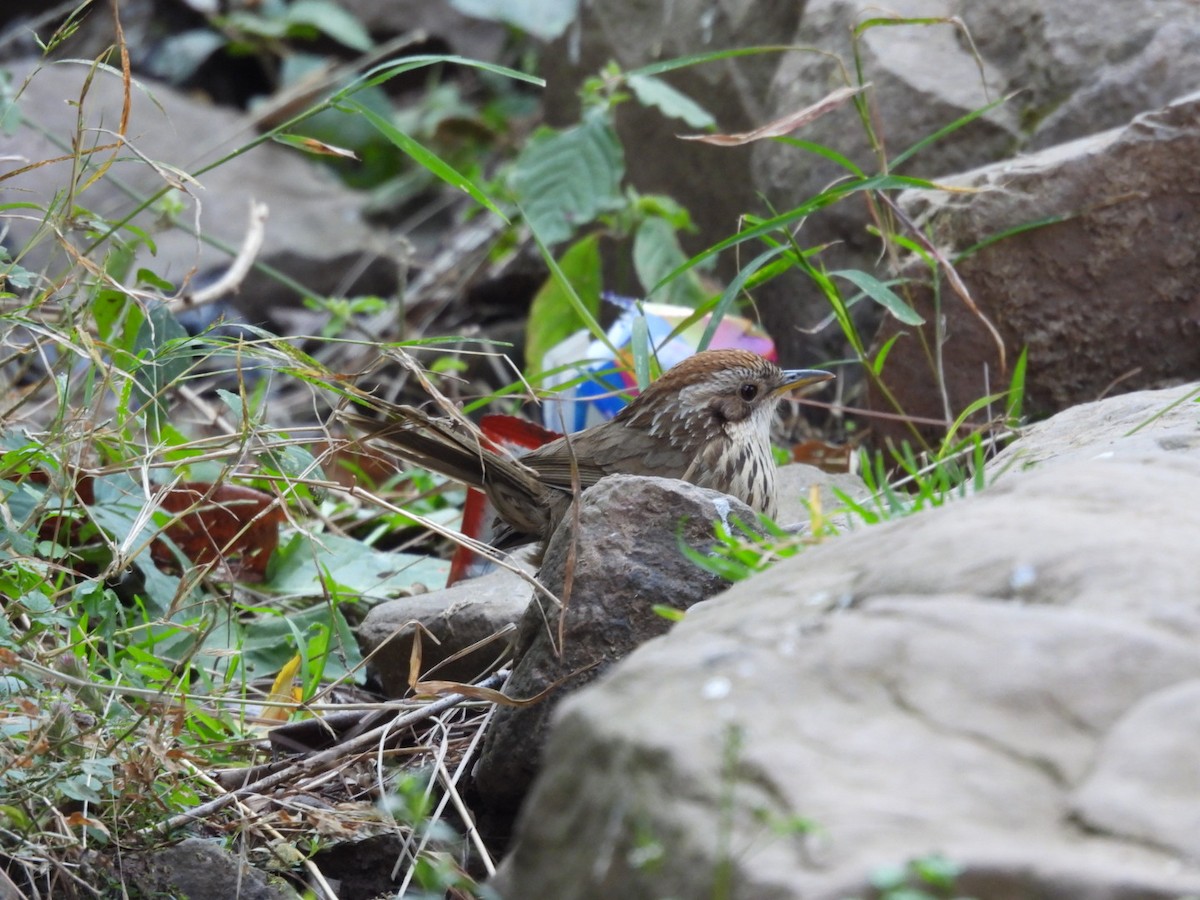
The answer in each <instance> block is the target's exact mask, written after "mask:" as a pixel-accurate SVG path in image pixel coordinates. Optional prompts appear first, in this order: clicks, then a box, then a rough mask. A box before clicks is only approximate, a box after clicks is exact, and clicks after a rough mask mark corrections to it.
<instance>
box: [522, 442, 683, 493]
mask: <svg viewBox="0 0 1200 900" xmlns="http://www.w3.org/2000/svg"><path fill="white" fill-rule="evenodd" d="M606 437H609V438H610V439H607V440H596V439H595V437H594V435H592V434H591V433H588V432H585V433H584V434H583V435H582V436H580V437H579V438H578V439H576V440H575V441H573V442H572V439H571V438H570V436H568V437H566V438H559V439H558V440H556V441H553V442H551V443H549V444H546V445H545V446H542V447H539V448H537V449H536V450H533V451H531V452H529V453H527V454H525V455H524V456H522V457H521V462H523V463H524V464H525V465H527V466H529V468H531V469H533V470H534V471H535V472H537V473H538V475H539V477H540V478H541V480H542V481H543V483H545V484H547V485H550V486H552V487H556V488H559V489H561V490H568V491H569V490H570V489H571V485H572V470H573V469H578V472H579V486H580V488H581V489H585V488H589V487H591V486H592V485H594V484H595V483H596V482H597V481H599V480H600V479H601V478H603V477H604V476H605V475H612V474H614V473H617V472H622V473H625V474H629V475H638V474H643V473H649V472H656V473H666V472H678V473H679V475H680V476H682V475H683V473H684V471H685V470H686V469H687V467H688V465H689V463H690V460H688V459H687V458H686V456H685V455H684V454H683V453H682V452H681V451H679V450H678V449H676V448H675V447H673V446H671V445H670V443H668V442H667V441H664V440H662V439H660V438H657V437H651V436H650V435H648V434H645V433H644V432H639V431H634V430H632V429H627V428H626V429H616V430H612V431H610V432H608V434H607V435H606Z"/></svg>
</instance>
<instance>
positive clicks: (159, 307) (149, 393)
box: [133, 303, 190, 434]
mask: <svg viewBox="0 0 1200 900" xmlns="http://www.w3.org/2000/svg"><path fill="white" fill-rule="evenodd" d="M187 336H188V333H187V331H185V330H184V327H183V326H182V325H180V324H179V320H178V319H176V318H175V315H174V313H172V312H171V310H170V309H169V308H168V307H167V305H166V304H165V303H152V304H150V306H149V308H148V309H147V310H146V318H145V319H144V320H143V321H142V326H141V328H139V329H138V334H137V337H136V338H135V339H134V342H133V349H134V352H135V353H136V354H137V355H138V356H139V357H140V359H139V363H138V365H137V368H136V369H135V371H134V373H133V377H134V382H135V383H136V384H137V386H138V387H139V388H140V392H139V393H140V396H138V397H136V403H137V405H139V406H141V405H142V404H148V405H147V406H146V427H147V428H148V429H149V431H150V433H151V434H156V433H157V432H158V430H159V427H160V426H161V425H162V424H164V423H165V421H166V414H167V397H166V392H167V389H168V388H169V387H170V386H171V385H173V384H174V383H175V382H176V381H178V380H179V379H180V378H181V377H182V376H183V373H184V372H186V371H187V369H188V366H189V364H190V361H189V359H188V357H187V354H186V353H181V352H179V350H180V342H181V341H186V339H187Z"/></svg>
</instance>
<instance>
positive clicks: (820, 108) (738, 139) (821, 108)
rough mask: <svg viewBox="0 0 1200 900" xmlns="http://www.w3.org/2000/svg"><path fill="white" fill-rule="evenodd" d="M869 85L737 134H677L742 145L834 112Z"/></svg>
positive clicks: (840, 90)
mask: <svg viewBox="0 0 1200 900" xmlns="http://www.w3.org/2000/svg"><path fill="white" fill-rule="evenodd" d="M870 86H871V84H870V82H868V83H867V84H863V85H860V86H858V87H844V88H838V89H837V90H836V91H834V92H833V93H831V94H828V95H826V96H825V97H824V98H823V99H821V100H818V101H817V102H816V103H814V104H813V105H812V106H806V107H805V108H804V109H802V110H799V111H798V112H794V113H788V114H787V115H786V116H782V117H780V118H778V119H775V120H774V121H773V122H768V123H767V124H766V125H760V126H759V127H758V128H755V129H754V130H753V131H743V132H740V133H738V134H680V135H676V136H677V137H678V138H679V139H680V140H682V141H700V142H701V143H704V144H714V145H716V146H718V147H740V146H741V145H742V144H749V143H752V142H753V141H761V140H763V139H765V138H773V137H782V136H783V135H785V134H790V133H791V132H793V131H795V130H796V129H797V128H800V127H802V126H804V125H807V124H808V123H809V122H814V121H816V120H817V119H819V118H821V116H823V115H825V114H826V113H828V112H833V110H835V109H837V108H838V107H839V106H841V105H842V104H843V103H845V102H846V101H847V100H849V99H850V98H851V97H853V96H854V95H855V94H861V93H862V92H863V91H865V90H866V89H867V88H869V87H870Z"/></svg>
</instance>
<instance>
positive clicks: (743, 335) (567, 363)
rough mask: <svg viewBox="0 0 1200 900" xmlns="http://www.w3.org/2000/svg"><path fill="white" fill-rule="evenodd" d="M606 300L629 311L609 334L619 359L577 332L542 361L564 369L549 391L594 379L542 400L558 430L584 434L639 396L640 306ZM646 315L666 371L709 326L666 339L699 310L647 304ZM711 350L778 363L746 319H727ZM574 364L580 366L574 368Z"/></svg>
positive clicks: (700, 324) (549, 381) (547, 419)
mask: <svg viewBox="0 0 1200 900" xmlns="http://www.w3.org/2000/svg"><path fill="white" fill-rule="evenodd" d="M605 299H606V300H608V301H609V302H612V303H616V304H618V305H620V306H623V307H624V308H625V311H624V312H622V313H621V315H620V316H618V317H617V319H616V321H615V322H613V324H612V325H611V326H610V327H609V329H608V332H607V334H608V339H609V341H610V342H611V343H612V345H613V346H614V347H616V348H617V350H618V351H619V354H620V355H619V357H618V358H617V359H614V358H613V354H612V351H611V350H610V349H609V348H608V346H607V345H606V344H605V343H604V342H603V341H601V340H597V339H595V338H592V336H591V334H590V333H589V332H587V331H577V332H575V333H574V334H573V335H571V336H570V337H568V338H567V339H566V340H563V341H561V342H559V343H558V344H556V345H555V346H554V347H553V348H551V349H550V350H549V351H548V352H547V353H546V355H545V357H544V358H543V360H542V371H545V372H549V371H553V370H556V369H559V368H562V369H563V370H562V371H561V372H556V373H555V374H554V375H551V376H548V377H547V378H546V380H545V382H544V386H545V387H547V388H549V389H551V390H553V389H554V388H555V387H557V386H558V385H562V384H567V383H568V382H571V381H574V380H576V379H578V378H579V376H581V375H590V376H591V377H590V378H588V379H586V380H584V381H581V382H579V383H578V384H576V385H575V386H573V387H569V388H564V389H563V390H561V391H558V392H555V393H554V394H552V395H551V396H550V397H548V398H546V399H545V400H543V401H542V422H543V424H544V425H545V426H546V427H547V428H550V429H553V430H554V431H561V432H573V431H581V430H583V429H584V428H590V427H592V426H593V425H599V424H600V423H601V422H606V421H607V420H609V419H611V418H612V417H613V416H615V415H616V414H617V413H618V412H620V411H621V409H622V407H624V406H625V399H624V396H623V395H633V394H636V393H637V385H636V383H635V381H634V378H633V375H632V369H633V353H632V350H631V349H630V345H631V343H632V339H633V323H634V320H635V318H636V317H637V316H638V311H637V307H636V304H635V302H634V301H632V300H628V299H625V298H620V297H612V296H606V298H605ZM642 311H643V312H644V314H645V317H646V328H647V331H648V332H649V336H650V345H651V346H652V347H655V348H657V355H658V361H659V364H660V365H661V366H662V369H663V371H666V370H667V369H669V368H671V366H673V365H675V364H676V363H678V362H680V361H681V360H683V359H685V358H686V357H689V356H691V355H692V354H693V353H695V352H696V348H697V347H698V346H699V344H700V338H701V337H702V336H703V334H704V330H705V329H706V328H707V327H708V316H705V317H704V318H703V319H700V320H699V321H697V322H695V323H694V324H692V325H690V326H688V328H686V329H684V330H683V331H682V332H680V333H679V334H677V335H676V336H675V337H673V338H671V339H670V340H667V338H668V336H669V335H670V334H671V332H672V331H674V330H675V329H676V328H677V327H678V326H679V324H680V323H681V322H683V321H684V320H685V319H687V317H688V316H690V315H692V313H693V312H695V311H694V310H692V309H689V308H688V307H686V306H669V305H667V304H665V303H644V304H642ZM709 346H710V347H711V348H712V349H726V348H741V349H744V350H750V351H752V352H754V353H757V354H759V355H760V356H765V357H767V359H771V360H773V359H775V344H774V343H773V342H772V341H771V339H770V338H769V337H768V336H767V335H766V333H765V332H763V331H762V329H760V328H759V327H758V326H757V325H755V324H754V323H753V322H751V321H750V320H749V319H745V318H742V317H741V316H729V315H727V316H724V317H723V318H722V319H721V321H720V322H719V323H718V325H717V330H716V333H715V334H714V335H713V340H712V342H711V343H710V344H709ZM574 363H580V364H579V365H572V364H574Z"/></svg>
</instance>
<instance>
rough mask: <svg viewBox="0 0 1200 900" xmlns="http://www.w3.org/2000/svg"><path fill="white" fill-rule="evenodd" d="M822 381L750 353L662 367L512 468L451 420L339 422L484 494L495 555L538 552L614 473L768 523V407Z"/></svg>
mask: <svg viewBox="0 0 1200 900" xmlns="http://www.w3.org/2000/svg"><path fill="white" fill-rule="evenodd" d="M832 378H834V375H833V374H832V373H830V372H827V371H824V370H822V369H781V368H780V367H779V366H777V365H776V364H775V363H773V362H771V361H770V360H768V359H766V358H765V357H762V356H759V355H758V354H756V353H752V352H751V351H749V350H740V349H722V350H704V351H701V352H698V353H695V354H693V355H692V356H689V357H686V358H684V359H683V360H682V361H681V362H679V363H677V364H676V365H675V366H673V367H671V368H670V369H668V370H667V371H666V372H665V373H664V374H663V375H662V377H661V378H659V379H658V380H657V381H655V382H653V383H652V384H650V385H649V386H648V387H647V388H646V389H645V390H644V391H642V392H641V393H640V394H638V395H637V396H636V397H634V398H633V400H632V401H631V402H630V403H629V405H628V406H626V407H625V408H624V409H622V410H621V411H620V412H619V413H617V415H616V416H615V417H614V418H612V419H610V420H608V421H606V422H602V423H601V424H599V425H594V426H592V427H591V428H588V429H586V430H584V431H580V432H578V433H576V434H570V435H564V436H562V437H560V438H557V439H556V440H553V441H551V442H550V443H547V444H544V445H543V446H541V447H539V448H537V449H535V450H532V451H530V452H528V453H526V454H524V455H523V456H521V457H519V458H517V457H514V456H512V455H511V454H509V453H508V452H506V451H504V450H503V449H502V448H500V447H498V446H497V445H496V444H494V443H492V442H491V441H490V440H488V439H487V438H486V437H485V436H484V435H483V434H482V432H480V431H479V429H478V428H477V427H476V426H475V425H474V424H473V423H472V422H470V420H468V419H467V418H466V417H465V416H462V415H461V414H458V415H452V416H450V417H437V416H434V415H431V414H429V413H427V412H425V411H423V410H421V409H418V408H416V407H413V406H402V405H396V404H391V403H387V402H385V401H382V400H378V399H377V398H370V399H368V400H365V402H366V405H368V406H371V407H373V408H374V410H375V411H376V412H381V413H382V414H383V415H384V419H385V420H384V421H383V422H380V421H379V420H378V419H375V418H371V417H369V416H366V415H363V414H361V413H358V412H355V411H353V410H350V409H342V410H340V411H339V413H338V416H339V418H340V419H341V421H343V422H344V423H346V424H348V425H350V426H352V427H354V428H356V429H359V430H361V431H363V432H364V433H365V434H366V439H367V440H368V441H371V442H374V443H379V444H382V445H383V446H385V447H386V448H387V449H388V450H389V451H390V452H392V453H394V454H395V455H397V456H399V457H400V458H402V459H403V460H405V461H406V462H408V463H409V464H412V465H416V466H420V467H422V468H425V469H428V470H430V471H433V472H437V473H439V474H441V475H444V476H445V477H447V478H450V479H452V480H454V481H458V482H462V483H464V484H467V485H469V486H471V487H476V488H479V489H481V490H483V491H484V492H485V493H486V494H487V496H488V498H489V500H490V501H491V502H492V505H493V506H494V507H495V509H496V512H497V515H498V518H499V520H500V524H501V526H502V527H501V528H500V529H499V531H498V532H497V533H496V534H495V535H494V538H493V541H492V543H493V545H494V546H495V547H497V548H498V549H504V548H509V547H515V546H518V545H520V544H523V543H531V542H535V541H536V542H538V543H540V544H541V546H542V547H544V546H545V544H546V543H547V542H548V541H549V539H550V536H551V535H552V534H553V532H554V530H555V528H557V527H558V525H559V523H560V522H561V521H562V519H563V517H564V516H565V514H566V511H567V509H568V508H569V506H570V504H571V501H572V499H573V498H574V496H575V494H576V492H577V491H583V490H586V489H587V488H589V487H591V486H592V485H594V484H595V483H596V482H598V481H599V480H600V479H601V478H603V477H605V476H606V475H613V474H618V473H619V474H626V475H657V476H662V477H667V478H679V479H682V480H684V481H688V482H691V483H692V484H695V485H698V486H699V487H706V488H713V489H714V490H717V491H720V492H722V493H725V494H729V495H731V496H733V497H736V498H737V499H739V500H741V501H743V502H744V503H745V504H746V505H747V506H749V507H750V508H751V509H752V510H754V511H755V512H758V513H762V514H763V515H766V516H768V517H771V516H774V514H775V510H776V497H775V460H774V457H773V455H772V452H771V422H772V420H773V418H774V413H775V409H776V407H777V406H778V404H779V401H780V400H781V399H782V398H783V397H784V395H785V394H787V393H788V392H790V391H792V390H796V389H798V388H802V387H806V386H809V385H814V384H819V383H821V382H825V381H829V380H830V379H832ZM426 387H427V388H429V387H431V386H429V385H428V383H427V382H426ZM443 399H444V398H443ZM442 406H443V408H447V407H449V406H450V405H449V403H448V402H443V403H442Z"/></svg>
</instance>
